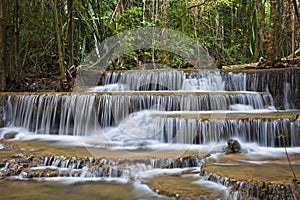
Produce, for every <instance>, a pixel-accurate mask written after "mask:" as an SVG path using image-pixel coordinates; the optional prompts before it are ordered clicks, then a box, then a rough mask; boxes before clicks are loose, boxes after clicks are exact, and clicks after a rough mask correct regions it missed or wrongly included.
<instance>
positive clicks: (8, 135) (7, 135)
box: [4, 131, 18, 140]
mask: <svg viewBox="0 0 300 200" xmlns="http://www.w3.org/2000/svg"><path fill="white" fill-rule="evenodd" d="M16 135H18V132H15V131H12V132H8V133H5V134H4V139H7V140H9V139H14V138H15V137H16Z"/></svg>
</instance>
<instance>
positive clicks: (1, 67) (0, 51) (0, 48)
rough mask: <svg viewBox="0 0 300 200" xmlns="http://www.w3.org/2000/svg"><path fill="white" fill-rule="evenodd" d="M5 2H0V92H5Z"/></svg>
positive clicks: (2, 0)
mask: <svg viewBox="0 0 300 200" xmlns="http://www.w3.org/2000/svg"><path fill="white" fill-rule="evenodd" d="M6 3H7V0H0V34H1V38H0V91H4V90H6V37H7V16H6Z"/></svg>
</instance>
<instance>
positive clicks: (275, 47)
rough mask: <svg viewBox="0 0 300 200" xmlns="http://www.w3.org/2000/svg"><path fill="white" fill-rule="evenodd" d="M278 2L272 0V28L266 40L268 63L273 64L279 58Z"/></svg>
mask: <svg viewBox="0 0 300 200" xmlns="http://www.w3.org/2000/svg"><path fill="white" fill-rule="evenodd" d="M277 11H278V2H277V0H270V28H269V32H268V36H267V40H266V61H267V65H271V66H272V65H273V64H274V62H275V61H276V60H277V59H279V57H280V54H279V44H278V12H277Z"/></svg>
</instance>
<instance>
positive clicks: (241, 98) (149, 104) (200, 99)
mask: <svg viewBox="0 0 300 200" xmlns="http://www.w3.org/2000/svg"><path fill="white" fill-rule="evenodd" d="M169 94H170V95H164V94H160V93H158V94H155V95H150V94H149V95H144V94H143V95H139V93H132V94H127V93H125V94H124V95H121V94H116V95H110V94H101V95H95V94H66V95H58V94H43V95H36V94H32V95H30V94H29V95H16V96H10V97H9V98H8V100H7V101H8V104H9V105H10V113H12V114H11V119H10V126H20V127H24V128H26V129H28V130H31V131H34V132H36V133H42V134H50V133H55V132H56V133H58V134H59V135H69V134H71V135H74V136H76V135H88V134H89V133H91V132H95V131H97V129H99V128H100V127H102V128H105V127H109V126H112V125H116V124H119V123H120V122H121V121H122V120H124V119H125V118H126V117H128V116H129V114H130V113H133V112H138V111H141V110H147V109H157V108H159V109H160V110H163V111H203V110H228V109H229V107H230V105H234V104H246V105H249V106H251V107H253V108H254V109H264V108H265V107H266V106H267V105H272V97H271V96H270V95H269V94H259V93H229V94H227V93H205V94H203V95H196V94H186V93H180V92H174V93H172V92H171V93H169Z"/></svg>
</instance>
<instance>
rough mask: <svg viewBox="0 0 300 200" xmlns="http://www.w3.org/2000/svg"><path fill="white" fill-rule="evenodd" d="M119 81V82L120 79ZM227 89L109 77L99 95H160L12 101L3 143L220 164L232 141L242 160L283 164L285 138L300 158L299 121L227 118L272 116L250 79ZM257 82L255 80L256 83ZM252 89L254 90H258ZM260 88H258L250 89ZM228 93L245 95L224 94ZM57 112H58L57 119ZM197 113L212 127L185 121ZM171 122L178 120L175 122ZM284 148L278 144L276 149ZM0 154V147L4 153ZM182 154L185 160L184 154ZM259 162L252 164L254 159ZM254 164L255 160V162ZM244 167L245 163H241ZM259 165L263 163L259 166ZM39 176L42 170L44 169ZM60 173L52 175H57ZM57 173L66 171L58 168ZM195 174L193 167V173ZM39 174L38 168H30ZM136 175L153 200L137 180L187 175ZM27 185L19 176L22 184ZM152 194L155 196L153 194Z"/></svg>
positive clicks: (193, 78) (202, 81) (181, 79)
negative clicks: (198, 158)
mask: <svg viewBox="0 0 300 200" xmlns="http://www.w3.org/2000/svg"><path fill="white" fill-rule="evenodd" d="M120 76H121V77H120ZM229 77H231V78H230V81H231V83H232V82H233V83H236V84H231V85H230V86H228V85H225V83H226V81H224V80H223V79H222V77H221V76H220V75H219V74H218V73H216V72H213V73H209V72H205V73H195V74H193V73H191V74H189V77H187V75H186V74H184V73H183V72H178V71H172V72H159V73H158V72H147V73H142V72H134V73H124V74H122V75H120V74H116V73H111V74H108V75H106V76H105V77H104V78H103V79H102V84H103V85H101V86H97V87H95V88H92V89H91V90H90V91H91V92H97V91H102V92H103V91H111V92H114V91H130V90H131V91H133V90H160V91H159V92H161V95H154V96H153V95H134V93H133V94H132V95H121V94H117V95H114V94H113V95H101V96H94V95H92V93H91V95H89V94H84V95H80V94H74V95H64V96H60V95H21V96H15V97H9V99H8V104H9V105H8V110H9V112H8V113H6V115H5V116H6V119H7V120H8V121H7V124H8V127H6V128H2V129H0V136H1V138H3V137H4V135H5V134H6V133H10V132H18V133H19V134H18V135H17V136H16V138H15V140H35V139H38V140H46V141H53V142H56V143H57V144H59V145H72V146H84V147H87V148H105V149H106V150H108V151H117V150H124V151H135V150H145V151H146V152H150V151H154V152H155V151H164V150H172V151H181V152H184V151H187V150H191V151H198V152H199V154H200V155H207V154H209V153H210V154H211V157H210V158H212V159H215V160H216V161H217V160H218V157H219V156H221V155H223V154H224V153H223V148H224V147H225V146H226V141H227V140H228V139H229V138H236V139H238V140H239V141H240V143H241V146H242V149H243V153H242V154H243V155H245V156H246V157H247V158H248V159H249V160H245V161H244V162H251V163H255V164H256V161H255V159H259V158H262V159H264V158H278V157H282V158H284V157H285V149H284V148H274V147H275V146H277V145H278V146H283V145H282V144H281V143H280V141H277V140H278V138H279V137H280V136H282V135H283V134H286V135H285V137H286V138H287V141H288V143H289V146H290V147H289V148H287V151H288V152H289V154H296V153H297V154H298V153H300V147H299V146H300V141H299V137H298V134H299V132H300V126H299V124H300V120H299V119H298V120H295V121H294V122H290V119H288V118H286V119H276V120H265V119H247V120H240V119H226V114H245V115H247V114H253V113H256V114H264V113H271V112H274V111H275V108H274V103H273V99H272V97H271V96H270V95H269V94H258V93H256V92H253V91H251V92H250V91H245V90H246V89H247V82H246V75H245V74H237V75H233V74H232V76H229ZM254 82H255V81H254ZM253 84H255V83H253ZM251 87H253V88H255V87H254V86H253V85H252V86H251ZM225 88H230V90H233V91H242V92H238V93H236V94H226V92H225V91H224V90H225ZM286 89H287V91H286V93H285V94H286V95H285V103H286V104H285V108H291V107H292V106H290V105H289V103H288V98H289V97H290V96H291V94H290V93H291V92H290V89H291V86H290V85H289V84H286ZM162 90H169V91H180V90H181V91H191V95H178V94H176V92H174V94H172V95H167V96H166V95H164V94H163V92H162ZM194 91H217V92H218V93H211V94H206V95H205V94H203V95H200V96H197V95H194V94H193V92H194ZM220 91H223V92H224V93H222V92H220ZM59 109H60V112H57V111H58V110H59ZM192 114H197V115H200V116H201V115H202V114H209V115H211V118H210V119H209V120H201V119H197V118H191V119H189V118H188V117H187V118H181V117H180V115H181V116H188V115H192ZM168 115H179V117H176V118H172V117H168ZM277 143H279V144H277ZM0 149H1V147H0ZM179 155H180V154H179ZM254 158H255V159H254ZM251 159H253V161H252V160H251ZM241 162H243V160H241ZM257 164H259V163H257ZM41 169H42V168H41ZM52 169H55V168H52ZM57 169H58V170H67V169H65V168H57ZM192 169H193V168H189V170H192ZM33 170H34V169H33ZM131 170H135V171H134V172H135V178H136V179H135V180H134V183H133V184H134V185H135V189H136V191H135V192H134V193H135V194H138V193H139V192H140V191H144V192H142V194H144V193H149V194H150V195H152V194H153V192H152V191H150V189H149V187H147V186H145V185H144V184H140V182H139V181H138V180H139V179H140V178H153V177H155V176H157V175H163V174H169V175H170V174H171V175H180V173H182V172H183V171H184V170H187V169H186V168H183V169H178V168H177V169H176V168H175V169H154V168H153V167H149V166H144V165H143V166H139V167H136V166H135V167H134V166H131ZM18 178H19V179H22V177H18ZM36 180H47V181H59V182H64V183H68V184H71V183H76V182H82V181H88V182H90V181H102V182H105V181H107V182H118V183H120V184H123V183H128V182H130V181H132V180H130V179H129V178H128V176H126V174H124V176H123V177H121V178H114V177H109V178H103V177H89V176H88V175H87V176H83V177H57V178H42V179H41V178H39V179H36ZM192 184H197V185H199V187H211V188H214V189H218V190H224V191H226V188H224V187H223V186H220V185H218V184H213V183H211V182H208V181H205V180H203V179H201V178H199V180H198V181H195V182H193V183H192ZM154 194H155V193H154Z"/></svg>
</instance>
